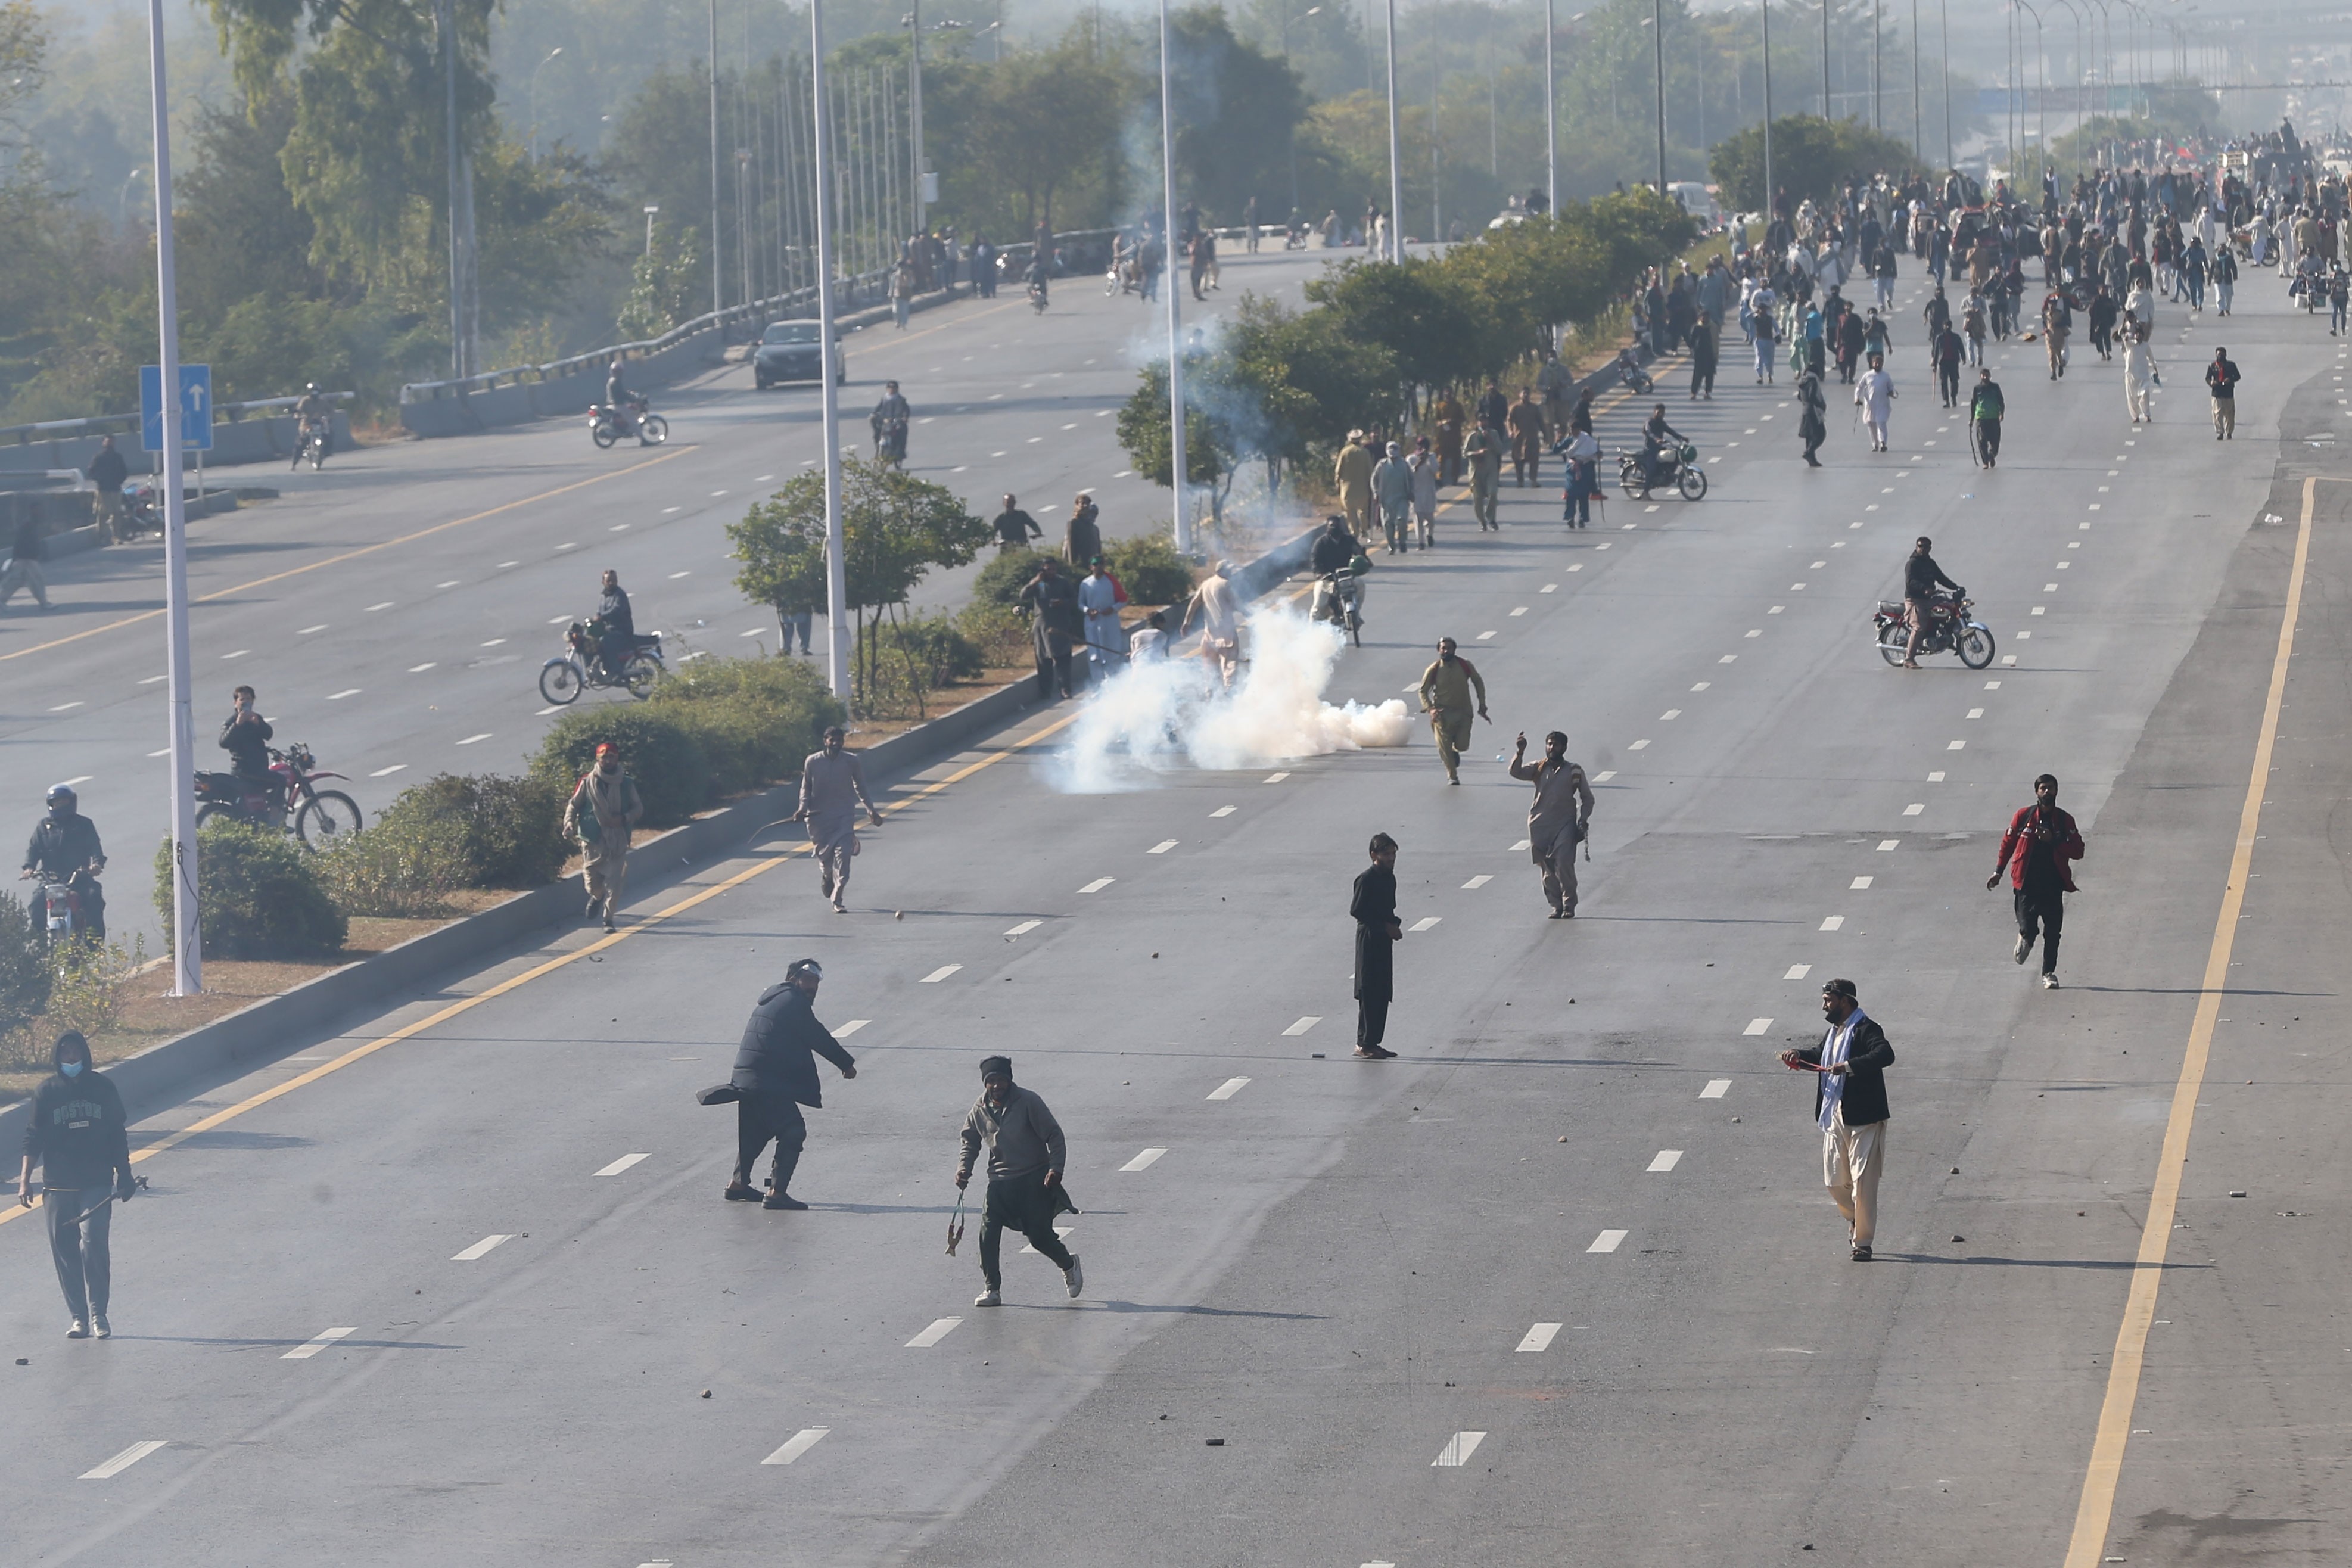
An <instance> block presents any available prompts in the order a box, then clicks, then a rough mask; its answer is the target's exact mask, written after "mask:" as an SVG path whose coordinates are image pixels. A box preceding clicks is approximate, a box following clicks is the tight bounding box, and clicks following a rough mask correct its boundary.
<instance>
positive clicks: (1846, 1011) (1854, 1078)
mask: <svg viewBox="0 0 2352 1568" xmlns="http://www.w3.org/2000/svg"><path fill="white" fill-rule="evenodd" d="M1822 1017H1824V1018H1826V1019H1827V1020H1828V1021H1829V1028H1828V1029H1827V1031H1826V1032H1825V1033H1824V1034H1823V1035H1822V1043H1821V1044H1820V1045H1818V1046H1814V1047H1811V1048H1810V1049H1807V1050H1796V1049H1790V1050H1785V1051H1782V1052H1781V1053H1780V1062H1781V1065H1782V1066H1784V1067H1787V1068H1807V1069H1810V1070H1811V1071H1812V1072H1813V1073H1815V1074H1816V1075H1818V1076H1817V1077H1816V1079H1815V1081H1814V1088H1813V1118H1814V1120H1815V1121H1818V1122H1819V1123H1820V1124H1821V1129H1822V1181H1823V1183H1824V1184H1826V1185H1827V1186H1828V1187H1829V1190H1830V1198H1831V1200H1832V1202H1834V1203H1835V1204H1836V1205H1837V1206H1838V1213H1840V1214H1842V1215H1844V1216H1845V1223H1846V1227H1847V1230H1848V1233H1849V1236H1850V1238H1851V1240H1852V1242H1853V1260H1854V1261H1855V1262H1856V1263H1867V1262H1869V1261H1870V1244H1871V1242H1872V1241H1873V1240H1874V1238H1875V1237H1876V1236H1877V1232H1878V1172H1879V1165H1880V1163H1881V1161H1882V1160H1883V1159H1884V1158H1885V1152H1886V1121H1887V1110H1886V1079H1885V1070H1886V1068H1889V1067H1891V1066H1892V1065H1894V1061H1895V1047H1892V1046H1890V1045H1888V1044H1887V1043H1886V1034H1885V1031H1884V1030H1882V1029H1881V1028H1880V1027H1879V1026H1878V1024H1877V1021H1876V1020H1875V1019H1874V1018H1872V1017H1871V1016H1870V1015H1869V1014H1867V1013H1864V1011H1863V1010H1862V1005H1861V1004H1860V1002H1859V1001H1857V1000H1856V997H1855V993H1854V986H1853V981H1851V980H1832V981H1831V982H1829V983H1828V984H1825V985H1823V986H1822Z"/></svg>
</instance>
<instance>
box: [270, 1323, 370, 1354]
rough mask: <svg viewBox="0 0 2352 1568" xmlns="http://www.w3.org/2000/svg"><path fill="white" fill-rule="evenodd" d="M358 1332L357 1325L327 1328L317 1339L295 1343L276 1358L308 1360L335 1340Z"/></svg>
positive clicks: (347, 1337)
mask: <svg viewBox="0 0 2352 1568" xmlns="http://www.w3.org/2000/svg"><path fill="white" fill-rule="evenodd" d="M358 1332H359V1330H358V1328H357V1327H352V1328H348V1329H329V1330H328V1331H326V1332H324V1333H322V1334H320V1336H319V1337H318V1338H317V1339H315V1340H308V1341H305V1342H302V1343H301V1344H299V1345H296V1346H295V1347H294V1348H293V1349H292V1350H290V1351H288V1352H286V1353H285V1354H284V1355H282V1356H279V1357H278V1360H279V1361H309V1360H310V1358H311V1357H312V1356H314V1355H317V1354H318V1353H319V1352H320V1351H322V1350H325V1349H326V1348H327V1347H328V1346H329V1345H331V1344H333V1343H334V1342H336V1341H337V1340H341V1339H349V1338H350V1337H351V1336H352V1335H353V1334H355V1333H358Z"/></svg>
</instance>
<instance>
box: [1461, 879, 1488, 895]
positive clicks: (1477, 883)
mask: <svg viewBox="0 0 2352 1568" xmlns="http://www.w3.org/2000/svg"><path fill="white" fill-rule="evenodd" d="M1493 880H1494V878H1492V877H1487V876H1479V877H1473V878H1471V879H1469V880H1468V881H1466V882H1465V883H1463V884H1462V887H1463V889H1464V890H1465V891H1467V890H1468V889H1472V888H1483V887H1485V886H1486V884H1487V883H1489V882H1491V881H1493Z"/></svg>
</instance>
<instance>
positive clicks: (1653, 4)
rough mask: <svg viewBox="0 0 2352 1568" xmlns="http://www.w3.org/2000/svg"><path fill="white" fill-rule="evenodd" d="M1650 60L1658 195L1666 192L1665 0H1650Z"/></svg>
mask: <svg viewBox="0 0 2352 1568" xmlns="http://www.w3.org/2000/svg"><path fill="white" fill-rule="evenodd" d="M1650 60H1651V64H1652V68H1653V70H1654V74H1655V76H1656V78H1657V88H1658V195H1662V196H1663V195H1665V194H1666V21H1665V0H1650Z"/></svg>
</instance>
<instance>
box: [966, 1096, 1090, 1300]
mask: <svg viewBox="0 0 2352 1568" xmlns="http://www.w3.org/2000/svg"><path fill="white" fill-rule="evenodd" d="M980 1084H981V1089H980V1099H979V1100H975V1101H974V1102H973V1103H972V1108H971V1113H970V1114H968V1115H967V1116H965V1118H964V1121H963V1131H962V1133H961V1138H962V1142H963V1154H962V1157H961V1160H959V1161H958V1162H957V1164H956V1173H955V1184H956V1189H957V1190H958V1191H959V1192H961V1190H962V1189H963V1188H964V1186H965V1185H966V1184H969V1183H970V1182H971V1173H972V1167H973V1166H974V1165H975V1164H977V1163H979V1160H980V1151H981V1146H982V1144H986V1145H987V1148H988V1196H987V1200H986V1204H985V1206H984V1207H982V1210H981V1216H980V1273H981V1282H982V1286H983V1287H984V1288H983V1289H982V1291H981V1293H980V1295H979V1296H978V1298H976V1299H975V1300H973V1302H972V1305H973V1306H975V1307H995V1306H1001V1305H1003V1301H1004V1272H1003V1268H1002V1266H1001V1264H1000V1262H999V1252H1000V1248H1001V1247H1002V1246H1003V1238H1004V1233H1005V1232H1006V1231H1007V1230H1013V1231H1016V1232H1018V1233H1019V1234H1020V1235H1022V1236H1024V1237H1028V1239H1029V1245H1030V1246H1032V1247H1035V1248H1036V1249H1037V1251H1038V1252H1039V1254H1041V1255H1042V1256H1043V1257H1044V1258H1045V1261H1046V1262H1048V1263H1051V1264H1052V1265H1054V1267H1055V1268H1059V1269H1060V1270H1061V1271H1062V1281H1063V1284H1064V1285H1065V1286H1066V1288H1067V1289H1068V1290H1069V1293H1070V1295H1071V1296H1072V1297H1073V1298H1076V1296H1077V1295H1078V1293H1079V1292H1080V1291H1081V1290H1083V1289H1085V1288H1086V1279H1087V1277H1086V1271H1085V1269H1084V1268H1081V1267H1080V1266H1079V1263H1078V1255H1077V1254H1076V1253H1075V1252H1072V1251H1071V1250H1070V1249H1069V1248H1068V1247H1065V1246H1063V1245H1062V1238H1061V1237H1059V1236H1056V1235H1055V1233H1054V1216H1055V1215H1058V1214H1064V1213H1069V1214H1076V1212H1077V1205H1076V1204H1074V1203H1072V1202H1071V1201H1070V1194H1069V1191H1068V1189H1066V1187H1064V1186H1063V1185H1062V1170H1063V1167H1064V1166H1065V1165H1066V1163H1067V1162H1068V1160H1069V1152H1070V1150H1069V1141H1068V1139H1067V1138H1066V1137H1065V1136H1064V1135H1063V1132H1062V1124H1061V1123H1060V1122H1059V1121H1055V1119H1054V1112H1053V1111H1052V1110H1050V1109H1048V1108H1047V1106H1046V1104H1045V1100H1042V1099H1041V1098H1039V1097H1038V1095H1037V1093H1036V1091H1035V1090H1034V1089H1023V1088H1022V1087H1021V1086H1020V1085H1019V1084H1016V1083H1014V1082H1013V1058H1011V1057H987V1058H982V1061H981V1064H980Z"/></svg>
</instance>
